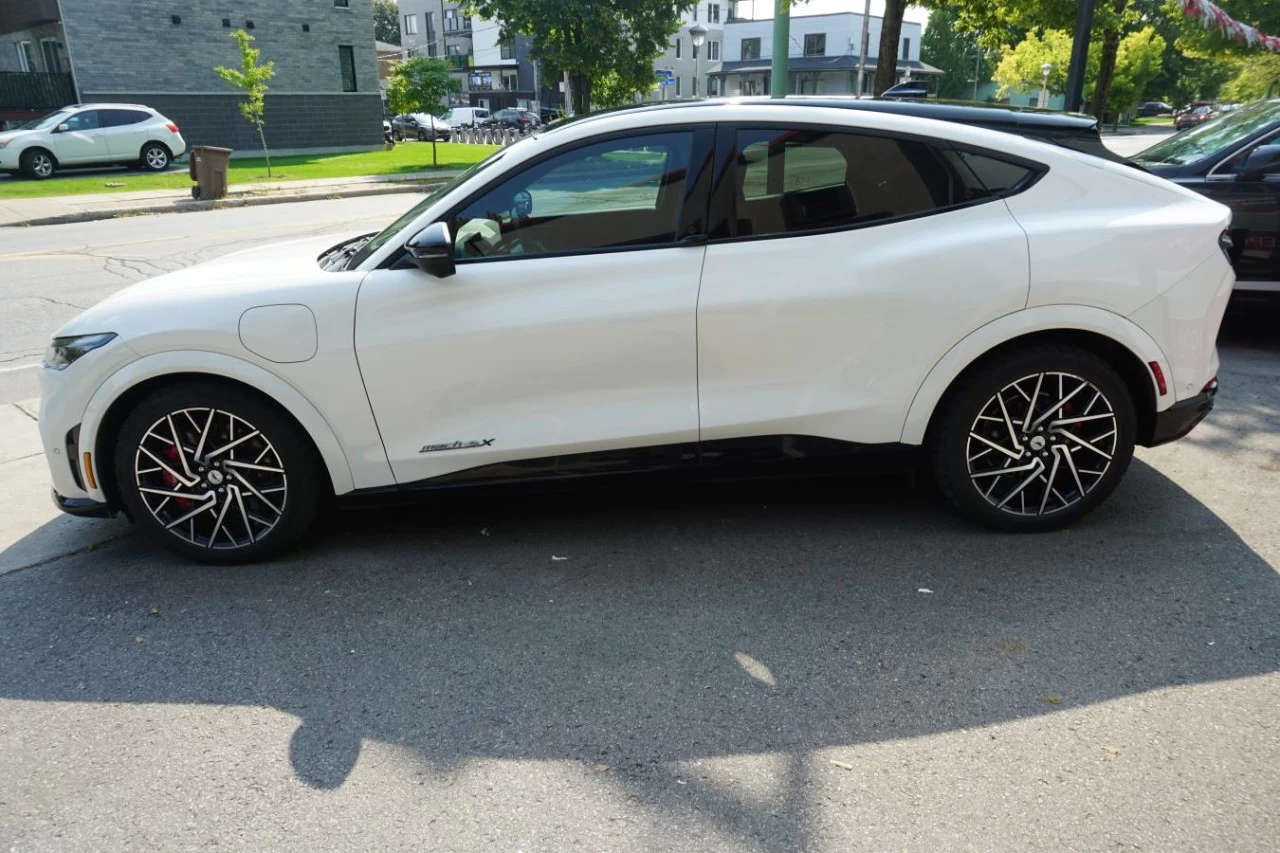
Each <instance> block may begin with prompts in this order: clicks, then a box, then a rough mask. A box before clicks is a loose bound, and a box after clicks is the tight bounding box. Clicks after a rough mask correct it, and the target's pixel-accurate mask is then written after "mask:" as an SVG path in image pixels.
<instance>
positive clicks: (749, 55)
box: [742, 38, 760, 59]
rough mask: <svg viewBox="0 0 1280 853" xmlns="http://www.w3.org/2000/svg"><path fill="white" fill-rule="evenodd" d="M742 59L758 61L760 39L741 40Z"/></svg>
mask: <svg viewBox="0 0 1280 853" xmlns="http://www.w3.org/2000/svg"><path fill="white" fill-rule="evenodd" d="M742 58H743V59H759V58H760V39H759V38H753V39H743V40H742Z"/></svg>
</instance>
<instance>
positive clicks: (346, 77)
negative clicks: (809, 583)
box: [338, 44, 356, 92]
mask: <svg viewBox="0 0 1280 853" xmlns="http://www.w3.org/2000/svg"><path fill="white" fill-rule="evenodd" d="M338 65H339V66H340V68H341V71H342V91H344V92H354V91H355V90H356V55H355V50H354V49H353V48H352V47H351V46H350V45H346V44H342V45H338Z"/></svg>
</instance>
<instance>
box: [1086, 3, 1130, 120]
mask: <svg viewBox="0 0 1280 853" xmlns="http://www.w3.org/2000/svg"><path fill="white" fill-rule="evenodd" d="M1128 5H1129V0H1115V3H1114V8H1115V10H1116V19H1117V23H1116V24H1115V25H1114V27H1113V28H1112V29H1109V30H1107V31H1106V32H1104V33H1103V34H1102V50H1101V51H1100V53H1099V56H1098V79H1097V81H1095V82H1094V85H1093V99H1092V100H1091V101H1090V102H1089V112H1090V113H1092V114H1093V115H1094V116H1095V117H1096V118H1097V119H1098V125H1099V126H1101V125H1102V122H1103V118H1104V116H1105V115H1106V112H1107V97H1108V96H1109V95H1110V94H1111V81H1112V80H1113V79H1114V78H1115V76H1116V53H1117V52H1118V51H1119V50H1120V24H1119V19H1120V16H1121V15H1123V14H1124V10H1125V7H1126V6H1128Z"/></svg>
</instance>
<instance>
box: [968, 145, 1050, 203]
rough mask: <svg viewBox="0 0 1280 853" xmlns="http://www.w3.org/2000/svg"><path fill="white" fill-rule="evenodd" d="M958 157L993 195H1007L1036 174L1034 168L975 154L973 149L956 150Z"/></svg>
mask: <svg viewBox="0 0 1280 853" xmlns="http://www.w3.org/2000/svg"><path fill="white" fill-rule="evenodd" d="M955 154H956V158H957V159H958V160H959V161H960V162H961V163H963V164H964V165H965V167H966V168H968V169H969V171H971V172H972V173H973V174H974V175H975V176H976V177H977V178H978V180H979V181H980V182H981V183H982V186H983V188H985V189H986V191H987V192H988V193H990V194H992V195H1005V194H1007V193H1011V192H1014V191H1016V190H1017V189H1018V188H1019V187H1020V186H1021V185H1022V182H1023V181H1026V180H1027V179H1029V178H1030V177H1031V175H1032V174H1034V171H1033V170H1032V169H1029V168H1027V167H1026V166H1021V165H1019V164H1017V163H1010V162H1009V161H1007V160H1000V159H998V158H996V157H989V156H987V155H985V154H975V153H974V152H972V151H956V152H955Z"/></svg>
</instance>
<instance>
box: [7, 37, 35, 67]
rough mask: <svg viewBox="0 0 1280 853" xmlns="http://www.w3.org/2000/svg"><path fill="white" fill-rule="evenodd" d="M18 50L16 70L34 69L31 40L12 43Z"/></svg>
mask: <svg viewBox="0 0 1280 853" xmlns="http://www.w3.org/2000/svg"><path fill="white" fill-rule="evenodd" d="M13 46H14V47H15V48H17V51H18V70H19V71H35V70H36V69H35V61H34V59H33V57H32V56H31V42H29V41H19V42H14V45H13Z"/></svg>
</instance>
